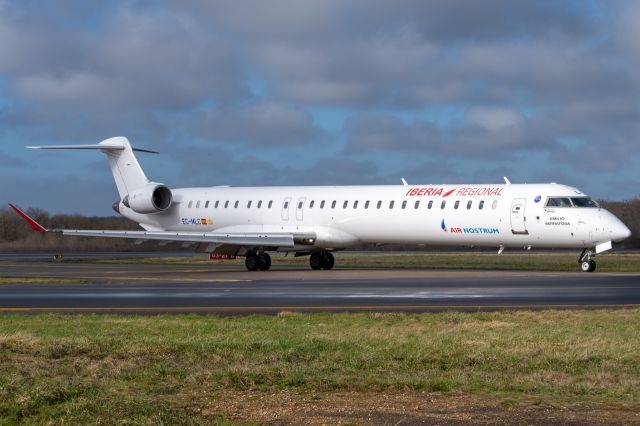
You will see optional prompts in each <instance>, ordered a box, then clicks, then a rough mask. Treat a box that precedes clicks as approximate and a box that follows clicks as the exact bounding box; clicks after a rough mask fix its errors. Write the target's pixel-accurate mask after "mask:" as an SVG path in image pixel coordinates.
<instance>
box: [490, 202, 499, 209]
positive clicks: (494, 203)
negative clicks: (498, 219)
mask: <svg viewBox="0 0 640 426" xmlns="http://www.w3.org/2000/svg"><path fill="white" fill-rule="evenodd" d="M491 208H492V209H493V210H495V209H497V208H498V200H493V204H491Z"/></svg>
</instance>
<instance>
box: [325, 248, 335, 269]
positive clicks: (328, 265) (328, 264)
mask: <svg viewBox="0 0 640 426" xmlns="http://www.w3.org/2000/svg"><path fill="white" fill-rule="evenodd" d="M335 263H336V260H335V259H334V258H333V255H332V254H331V253H330V252H328V251H325V252H324V253H322V269H326V270H330V269H333V265H334V264H335Z"/></svg>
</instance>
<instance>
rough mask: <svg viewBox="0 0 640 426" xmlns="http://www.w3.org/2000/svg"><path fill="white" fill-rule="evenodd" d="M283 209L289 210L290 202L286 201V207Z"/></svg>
mask: <svg viewBox="0 0 640 426" xmlns="http://www.w3.org/2000/svg"><path fill="white" fill-rule="evenodd" d="M282 208H283V209H285V210H286V209H288V208H289V202H288V201H285V202H284V206H283V207H282Z"/></svg>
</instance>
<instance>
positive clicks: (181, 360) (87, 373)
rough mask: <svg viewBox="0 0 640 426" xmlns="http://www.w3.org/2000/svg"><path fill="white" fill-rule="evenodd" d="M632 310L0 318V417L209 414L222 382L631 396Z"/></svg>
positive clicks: (181, 417) (510, 395)
mask: <svg viewBox="0 0 640 426" xmlns="http://www.w3.org/2000/svg"><path fill="white" fill-rule="evenodd" d="M638 329H640V311H639V310H615V311H610V310H597V311H544V312H526V311H519V312H498V313H475V314H472V313H441V314H420V315H409V314H337V315H336V314H293V313H289V314H286V313H283V314H281V315H279V316H274V317H264V316H249V317H237V318H217V317H211V316H195V315H185V316H108V315H98V316H94V315H88V316H82V315H52V314H47V315H34V316H13V315H7V316H2V317H1V318H0V424H11V423H16V422H25V423H46V422H50V421H51V419H55V420H54V423H67V424H69V423H97V424H112V423H116V422H119V421H123V422H129V423H143V424H149V423H154V424H158V423H163V424H178V423H179V424H184V423H192V424H197V423H210V422H214V421H218V422H223V423H224V422H225V416H224V415H223V414H216V415H215V416H214V417H207V416H205V415H204V414H201V413H202V412H203V411H201V409H202V408H203V406H204V405H206V404H207V403H210V402H211V401H214V402H215V401H216V395H220V393H221V392H223V393H224V392H242V391H257V392H261V393H265V394H269V393H277V392H281V391H283V390H287V391H294V392H306V393H309V394H316V393H320V394H329V393H335V392H398V391H402V392H423V391H425V392H438V393H451V394H460V393H463V394H473V395H476V394H479V395H488V396H490V397H492V398H498V399H501V400H503V401H504V403H505V404H506V405H513V404H516V403H518V402H519V401H523V400H529V401H530V400H535V401H542V402H544V401H547V402H552V401H553V402H560V403H563V404H596V405H597V404H605V405H613V404H615V405H616V406H621V405H622V406H625V407H627V409H640V339H638V338H637V331H638Z"/></svg>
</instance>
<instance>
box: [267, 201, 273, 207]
mask: <svg viewBox="0 0 640 426" xmlns="http://www.w3.org/2000/svg"><path fill="white" fill-rule="evenodd" d="M271 206H273V200H269V204H268V205H267V208H269V209H270V208H271Z"/></svg>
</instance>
